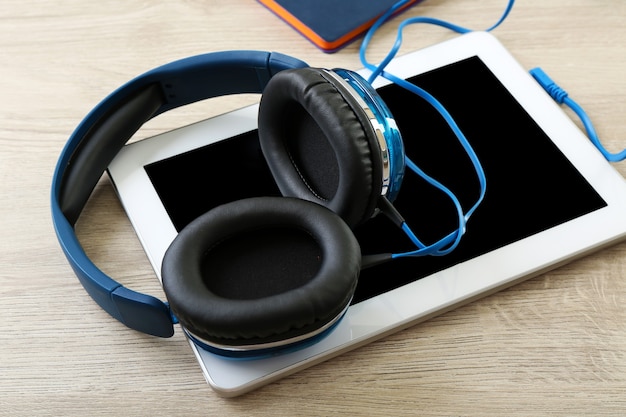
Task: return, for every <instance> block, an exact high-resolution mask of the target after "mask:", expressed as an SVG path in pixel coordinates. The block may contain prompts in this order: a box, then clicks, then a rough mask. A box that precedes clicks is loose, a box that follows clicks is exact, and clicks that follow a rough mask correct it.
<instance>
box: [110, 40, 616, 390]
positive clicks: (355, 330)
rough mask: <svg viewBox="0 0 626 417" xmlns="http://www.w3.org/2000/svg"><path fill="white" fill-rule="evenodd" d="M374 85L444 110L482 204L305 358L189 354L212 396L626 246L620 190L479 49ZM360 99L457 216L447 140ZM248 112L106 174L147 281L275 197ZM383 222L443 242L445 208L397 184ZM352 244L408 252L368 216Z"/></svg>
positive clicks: (444, 130)
mask: <svg viewBox="0 0 626 417" xmlns="http://www.w3.org/2000/svg"><path fill="white" fill-rule="evenodd" d="M388 70H389V71H390V72H391V73H394V74H395V75H398V76H401V77H404V78H407V79H410V80H411V82H413V83H416V84H418V85H419V86H421V87H423V88H425V89H426V90H428V91H429V92H430V93H431V94H433V95H434V96H435V97H437V98H438V99H439V100H440V101H441V102H442V103H443V104H444V105H445V106H446V107H447V108H448V109H449V111H450V112H451V114H452V115H453V116H454V118H455V119H456V121H457V123H458V124H459V126H460V127H461V129H462V130H463V131H464V133H465V134H466V136H467V137H468V140H469V141H470V143H471V144H472V146H473V147H474V149H475V151H476V153H477V154H478V157H479V159H480V161H481V163H482V164H483V167H484V170H485V174H486V178H487V193H486V197H485V200H484V203H483V204H482V205H481V206H480V208H479V209H478V210H477V211H476V213H475V214H474V216H473V217H472V218H471V220H470V222H469V224H468V230H467V233H466V235H465V236H464V238H463V241H462V242H461V244H460V246H459V247H458V248H457V249H456V250H455V251H454V252H453V253H452V254H450V255H448V256H443V257H426V258H411V259H401V260H395V261H393V262H390V263H387V264H384V265H379V266H376V267H372V268H370V269H367V270H364V271H362V273H361V276H360V278H359V283H358V286H357V290H356V293H355V297H354V300H353V302H352V304H351V306H350V307H349V309H348V311H347V313H346V315H345V316H344V318H343V319H342V320H341V322H340V323H339V325H337V326H336V328H335V329H334V330H333V331H332V332H331V333H330V334H329V335H328V336H327V337H325V338H323V339H322V340H320V341H319V342H317V343H315V344H313V345H311V346H309V347H306V348H303V349H301V350H297V351H293V352H289V353H283V354H277V355H275V356H273V357H269V358H264V359H248V360H233V359H228V358H224V357H221V356H217V355H215V354H212V353H209V352H207V351H205V350H203V349H202V348H200V347H198V346H196V345H195V344H194V343H191V346H192V348H193V350H194V352H195V354H196V356H197V358H198V361H199V364H200V366H201V368H202V371H203V372H204V375H205V376H206V379H207V381H208V382H209V383H210V385H211V386H212V387H213V388H214V389H215V390H216V391H217V392H218V393H220V394H221V395H225V396H235V395H239V394H242V393H244V392H247V391H250V390H252V389H254V388H257V387H259V386H261V385H264V384H267V383H269V382H271V381H274V380H276V379H278V378H281V377H283V376H285V375H287V374H291V373H293V372H296V371H297V370H299V369H302V368H304V367H308V366H311V365H313V364H315V363H319V362H321V361H324V360H327V359H329V358H331V357H333V356H335V355H338V354H340V353H342V352H345V351H347V350H350V349H354V348H356V347H358V346H360V345H363V344H365V343H368V342H371V341H372V340H375V339H377V338H380V337H383V336H385V335H387V334H390V333H392V332H396V331H398V330H401V329H403V328H406V327H408V326H411V325H414V324H415V323H418V322H420V321H423V320H425V319H427V318H429V317H433V316H434V315H437V314H439V313H442V312H445V311H448V310H450V309H452V308H455V307H457V306H460V305H462V304H465V303H467V302H469V301H471V300H475V299H477V298H479V297H482V296H485V295H487V294H490V293H493V292H494V291H497V290H499V289H501V288H504V287H507V286H510V285H512V284H514V283H516V282H519V281H521V280H524V279H527V278H530V277H532V276H535V275H537V274H539V273H541V272H544V271H546V270H548V269H550V268H555V267H557V266H559V265H561V264H563V263H564V262H567V261H570V260H573V259H574V258H576V257H579V256H581V255H583V254H586V253H589V252H591V251H594V250H597V249H600V248H602V247H604V246H606V245H609V244H612V243H615V242H616V241H618V240H620V239H623V238H624V237H626V216H624V213H626V182H625V181H624V178H623V177H621V176H620V175H619V174H618V173H617V172H616V171H615V170H614V169H613V168H612V167H611V166H610V165H609V163H607V162H606V161H605V160H604V159H603V157H602V156H601V155H600V153H599V152H598V151H597V150H596V149H595V148H594V147H593V146H592V144H591V143H590V142H589V141H588V140H587V138H586V137H585V135H584V134H583V133H582V132H581V131H580V130H579V129H578V128H577V127H576V125H575V124H574V123H573V122H572V121H571V120H570V119H569V118H568V117H567V116H566V114H565V113H564V112H563V111H561V109H560V108H559V107H558V106H557V105H556V104H555V103H554V102H553V101H552V99H550V98H549V97H548V96H547V94H546V93H545V92H544V91H543V90H542V89H541V88H540V87H539V85H537V84H536V83H535V81H534V80H533V78H532V77H531V76H530V75H529V74H528V73H527V72H526V71H525V70H524V69H523V68H522V67H521V66H520V65H519V64H518V63H517V62H516V61H515V60H514V59H513V58H512V57H511V55H510V54H509V53H508V52H507V51H506V50H505V49H504V48H503V46H502V45H501V44H500V43H499V42H498V41H497V40H496V39H495V38H494V37H493V36H492V35H489V34H487V33H479V32H477V33H470V34H467V35H463V36H460V37H457V38H455V39H453V40H450V41H447V42H444V43H441V44H438V45H435V46H432V47H429V48H426V49H423V50H420V51H417V52H414V53H410V54H408V55H405V56H402V57H399V58H396V59H395V60H394V61H393V62H392V63H391V64H390V65H389V67H388ZM363 73H364V74H366V72H363ZM375 87H376V88H377V89H378V90H379V92H380V94H381V96H382V97H383V99H385V101H386V102H387V104H388V106H389V108H390V110H391V112H392V113H393V114H394V116H395V118H396V121H397V124H398V126H399V128H400V131H401V132H402V135H403V138H404V143H405V147H406V152H407V154H408V156H409V157H410V158H411V159H412V160H413V161H414V162H415V163H417V164H418V165H419V166H421V167H422V168H423V169H424V170H425V171H426V172H427V173H429V174H430V175H432V176H433V177H435V178H437V179H438V180H440V181H441V182H443V183H444V184H446V185H447V186H448V187H449V188H451V189H452V190H453V191H454V192H455V193H456V194H457V195H458V196H459V198H460V200H461V203H462V204H463V205H466V206H467V207H469V206H471V205H472V204H473V202H474V201H475V199H476V196H477V193H478V190H479V188H478V182H477V181H478V180H477V179H476V177H475V175H474V172H473V170H472V167H471V165H470V163H469V161H468V160H467V157H466V156H465V153H464V152H463V151H462V149H461V148H460V145H459V144H458V143H457V140H456V138H455V137H454V136H453V134H452V133H451V132H450V130H449V129H448V127H447V125H446V124H445V123H444V122H443V121H442V119H441V118H440V117H439V116H438V114H437V113H436V112H435V111H434V110H433V109H432V108H431V107H430V106H429V105H428V104H426V103H425V102H424V101H423V100H421V99H420V98H418V97H417V96H415V95H413V94H412V93H409V92H407V91H405V90H402V89H401V88H399V87H397V86H395V85H392V84H389V83H385V82H384V81H382V80H381V81H380V82H379V83H377V84H376V85H375ZM256 112H257V107H256V106H252V107H247V108H244V109H241V110H238V111H234V112H231V113H228V114H225V115H221V116H218V117H215V118H212V119H209V120H206V121H203V122H200V123H196V124H193V125H190V126H186V127H183V128H180V129H177V130H175V131H171V132H168V133H164V134H162V135H159V136H156V137H152V138H149V139H145V140H143V141H139V142H135V143H132V144H130V145H127V146H126V147H125V148H124V149H123V150H122V151H121V152H120V153H119V155H118V156H117V158H116V159H115V160H114V161H113V163H112V164H111V166H110V167H109V174H110V177H111V179H112V181H113V183H114V185H115V188H116V189H117V192H118V194H119V197H120V199H121V201H122V203H123V205H124V207H125V209H126V211H127V213H128V216H129V217H130V219H131V222H132V224H133V226H134V228H135V229H136V231H137V235H138V236H139V239H140V240H141V242H142V244H143V246H144V248H145V251H146V253H147V254H148V257H149V259H150V262H151V263H152V266H153V267H154V270H155V272H156V274H157V276H158V275H159V274H160V269H161V261H162V258H163V254H164V253H165V250H166V249H167V247H168V245H169V244H170V242H171V241H172V240H173V239H174V237H175V236H176V234H177V231H178V230H180V229H181V228H182V227H184V226H185V225H186V224H187V223H188V222H190V221H191V220H193V219H194V218H195V217H196V216H198V215H199V214H201V213H203V212H205V211H207V210H210V209H211V208H212V207H214V206H216V205H218V204H221V203H224V202H227V201H232V200H236V199H240V198H244V197H251V196H257V195H278V191H277V188H276V186H275V185H274V183H273V180H272V178H271V175H270V174H269V171H268V169H267V166H266V164H265V161H264V160H263V157H262V155H261V152H260V148H259V144H258V140H257V135H256V130H255V129H256ZM396 207H397V208H398V210H399V211H400V212H401V213H402V214H403V215H404V217H405V218H406V220H407V223H408V224H410V225H411V227H412V229H413V231H414V232H415V233H416V234H417V235H418V237H420V238H421V239H422V241H425V242H431V241H434V240H435V239H438V238H440V237H441V236H442V235H443V234H444V233H446V232H447V231H449V230H452V229H453V228H454V227H456V225H455V221H456V217H455V214H454V213H453V212H451V210H452V209H451V208H450V204H449V203H448V200H446V198H445V197H443V196H442V195H441V194H440V193H438V192H436V191H433V190H432V189H431V188H430V187H428V186H426V185H424V184H423V182H422V181H420V180H418V179H417V178H416V177H415V176H414V175H412V174H411V173H407V175H406V176H405V180H404V183H403V185H402V189H401V190H400V194H399V196H398V198H397V200H396ZM355 234H356V235H357V238H358V239H359V243H360V244H361V247H362V251H363V253H364V254H368V253H380V252H401V251H406V250H409V249H412V248H411V247H410V246H409V242H408V241H407V239H406V238H405V237H404V235H403V234H402V233H401V232H400V231H399V230H397V229H396V228H395V227H394V226H393V225H391V224H390V223H389V222H388V221H387V220H386V219H385V218H384V216H378V217H376V218H374V219H373V220H370V221H369V222H367V223H365V224H364V225H363V226H360V227H359V228H358V229H357V230H356V231H355ZM416 360H417V359H416Z"/></svg>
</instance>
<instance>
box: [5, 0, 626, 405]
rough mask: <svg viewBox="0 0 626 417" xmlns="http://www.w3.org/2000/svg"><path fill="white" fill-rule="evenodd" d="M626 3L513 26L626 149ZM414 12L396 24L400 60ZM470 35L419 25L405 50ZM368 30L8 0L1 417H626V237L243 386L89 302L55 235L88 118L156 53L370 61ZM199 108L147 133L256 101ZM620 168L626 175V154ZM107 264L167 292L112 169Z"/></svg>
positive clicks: (532, 13) (475, 10)
mask: <svg viewBox="0 0 626 417" xmlns="http://www.w3.org/2000/svg"><path fill="white" fill-rule="evenodd" d="M504 5H505V1H504V0H471V1H470V0H465V1H450V0H426V1H425V2H424V3H423V4H421V5H419V6H417V7H415V8H413V9H411V10H410V11H408V12H407V14H406V15H404V16H416V15H427V16H434V17H439V18H443V19H447V20H451V21H454V22H456V23H459V24H463V25H465V26H468V27H472V28H476V29H484V28H486V27H488V26H490V25H491V24H492V23H493V22H495V20H496V19H497V18H498V17H499V16H500V14H501V12H502V9H503V8H504ZM625 20H626V3H625V2H622V1H614V0H551V1H545V0H520V1H518V4H516V6H515V7H514V9H513V12H512V13H511V15H510V17H509V18H508V20H507V21H506V22H505V23H504V25H503V26H501V27H500V28H498V29H497V30H496V31H495V35H496V36H497V37H498V38H499V39H500V40H501V41H502V43H503V44H504V45H505V46H506V47H507V48H508V49H509V50H510V51H511V52H512V53H513V55H514V56H516V58H517V59H518V60H519V61H520V62H521V63H522V65H524V66H525V67H527V68H531V67H533V66H536V65H541V66H542V67H543V68H544V69H545V70H546V71H548V73H549V74H550V75H551V76H552V77H553V78H555V79H556V80H558V81H559V83H560V84H561V85H562V86H563V87H564V88H565V89H567V90H568V91H569V92H570V93H571V95H572V96H574V97H575V99H577V101H579V102H580V103H581V104H582V105H583V106H584V107H585V109H586V110H587V111H588V112H589V114H590V115H591V117H592V118H593V120H594V122H595V124H596V127H597V129H598V131H599V134H600V135H601V137H602V138H603V140H604V142H605V143H606V144H607V146H608V147H609V148H611V149H613V150H618V149H621V148H624V147H626V123H624V117H625V116H626V77H625V76H624V73H625V72H626V24H625ZM399 21H400V19H395V20H394V21H393V22H391V23H389V24H388V25H386V26H384V27H383V29H382V30H381V31H380V33H379V34H378V35H377V37H376V38H375V40H374V42H373V44H372V49H371V51H370V55H369V57H370V58H371V60H374V61H375V60H376V59H377V58H378V59H380V58H381V57H382V56H383V53H384V51H386V50H387V48H389V46H390V45H391V42H392V39H393V36H394V34H395V28H396V27H397V24H398V23H399ZM453 36H456V35H454V34H452V33H450V32H448V31H446V30H444V29H440V28H435V27H427V26H420V27H411V28H409V29H408V30H407V31H406V32H405V45H404V46H403V49H402V51H404V52H408V51H411V50H414V49H417V48H420V47H424V46H427V45H431V44H434V43H437V42H440V41H443V40H445V39H450V38H451V37H453ZM358 44H359V43H358V42H357V43H355V44H352V45H350V46H349V47H348V48H346V49H344V50H342V51H341V52H338V53H336V54H325V53H322V52H320V51H319V50H317V49H316V48H314V47H313V46H312V45H311V44H310V43H308V42H307V41H306V40H304V39H303V38H302V37H300V36H299V35H297V34H296V33H295V32H293V31H292V29H290V28H289V27H288V26H287V25H285V24H284V23H283V22H281V21H280V20H279V19H277V18H276V17H275V16H274V15H273V14H271V13H270V12H268V11H267V10H266V9H264V8H263V7H261V6H260V5H259V4H258V3H256V2H255V1H252V0H248V1H244V0H229V1H215V0H203V1H199V0H185V1H171V0H165V1H159V2H144V1H119V0H101V1H98V2H86V1H78V0H57V1H54V2H44V1H34V0H19V1H17V0H6V1H4V2H3V3H2V5H0V51H1V52H0V74H1V75H2V76H1V77H0V91H2V94H1V96H2V100H0V201H1V204H0V219H1V220H0V222H1V223H0V224H1V225H2V233H1V235H0V236H1V237H0V264H1V265H2V267H1V269H0V301H1V311H2V313H1V316H0V415H6V416H34V415H37V416H46V415H51V416H52V415H53V416H60V415H63V416H95V415H115V416H140V415H146V416H160V415H176V416H183V415H216V416H217V415H219V416H226V415H238V416H239V415H272V416H277V415H280V416H282V415H284V416H294V415H344V414H345V415H381V416H382V415H384V416H390V415H435V416H459V415H464V416H465V415H475V416H518V415H519V416H537V415H566V416H573V415H584V416H600V415H615V416H621V415H626V266H625V265H626V244H619V245H616V246H614V247H611V248H609V249H605V250H603V251H602V252H600V253H597V254H594V255H592V256H588V257H586V258H584V259H581V260H578V261H576V262H573V263H571V264H569V265H567V266H564V267H561V268H559V269H557V270H555V271H553V272H550V273H547V274H545V275H542V276H540V277H537V278H534V279H532V280H530V281H526V282H525V283H522V284H519V285H517V286H515V287H512V288H510V289H508V290H505V291H502V292H500V293H497V294H495V295H492V296H490V297H487V298H484V299H481V300H479V301H476V302H473V303H471V304H469V305H467V306H465V307H462V308H459V309H457V310H455V311H452V312H449V313H447V314H444V315H441V316H439V317H437V318H434V319H431V320H429V321H427V322H425V323H423V324H420V325H418V326H415V327H413V328H410V329H408V330H406V331H402V332H400V333H397V334H395V335H394V336H391V337H387V338H385V339H384V340H381V341H378V342H375V343H372V344H370V345H368V346H365V347H363V348H360V349H357V350H355V351H353V352H350V353H347V354H344V355H342V356H340V357H338V358H335V359H332V360H330V361H327V362H325V363H322V364H320V365H317V366H314V367H312V368H309V369H307V370H304V371H302V372H298V373H296V374H295V375H292V376H289V377H287V378H284V379H282V380H280V381H279V382H276V383H273V384H271V385H268V386H266V387H264V388H261V389H259V390H257V391H254V392H252V393H249V394H247V395H245V396H243V397H240V398H237V399H224V398H220V397H218V396H217V395H216V394H215V393H214V392H213V391H212V390H211V389H210V388H209V386H208V385H207V384H206V382H205V381H204V379H203V376H202V373H201V371H200V369H199V367H198V365H197V362H196V359H195V357H194V355H193V353H192V352H191V349H190V348H189V346H188V344H187V342H186V341H185V340H184V337H183V336H182V334H181V332H178V333H177V334H176V335H175V337H173V338H172V339H168V340H160V339H156V338H151V337H149V336H144V335H142V334H139V333H137V332H135V331H132V330H129V329H127V328H126V327H124V326H123V325H121V324H119V323H117V322H116V321H114V320H113V319H111V318H110V317H109V316H108V315H107V314H106V313H105V312H103V311H101V310H100V309H99V307H97V306H96V304H95V303H94V302H93V301H92V300H91V299H90V298H89V297H88V296H87V295H86V293H85V291H84V290H83V288H82V287H81V286H80V284H79V283H78V281H77V279H76V278H75V277H74V275H73V273H72V271H71V269H70V267H69V265H68V263H67V262H66V260H65V258H64V256H63V254H62V252H61V250H60V248H59V245H58V243H57V241H56V237H55V236H54V232H53V229H52V225H51V220H50V208H49V190H50V181H51V175H52V172H53V169H54V165H55V163H56V159H57V157H58V154H59V152H60V150H61V148H62V146H63V144H64V143H65V141H66V139H67V137H68V135H69V134H70V133H71V131H72V130H73V128H74V127H75V126H76V125H77V124H78V122H79V121H80V120H81V119H82V118H83V117H84V115H85V114H86V113H87V112H88V111H89V110H90V109H91V108H92V107H93V106H94V105H95V104H96V103H97V102H98V101H99V100H101V99H102V98H103V97H104V96H105V95H107V94H108V93H109V92H111V91H112V90H113V89H115V88H116V87H118V86H119V85H121V84H122V83H124V82H125V81H127V80H128V79H130V78H131V77H133V76H135V75H137V74H139V73H142V72H144V71H146V70H148V69H150V68H152V67H154V66H157V65H159V64H162V63H165V62H169V61H171V60H174V59H177V58H182V57H185V56H189V55H194V54H198V53H203V52H208V51H216V50H225V49H263V50H275V51H280V52H283V53H287V54H291V55H295V56H298V57H300V58H302V59H304V60H306V61H308V62H309V63H310V64H313V65H315V66H325V67H346V68H354V69H356V68H359V67H360V66H361V65H360V63H359V59H358V54H357V50H358ZM256 99H258V97H254V96H243V97H238V98H226V99H218V100H214V101H212V102H209V103H204V104H199V105H194V106H190V107H188V108H184V109H179V110H177V111H175V112H173V113H171V114H166V115H164V116H163V117H160V118H158V119H156V120H154V121H152V122H150V123H149V124H148V126H146V128H145V129H144V130H142V132H141V133H140V136H141V135H143V136H144V137H145V136H150V135H153V134H155V133H158V132H162V131H166V130H170V129H172V128H175V127H178V126H182V125H185V124H188V123H190V122H193V121H197V120H201V119H203V118H205V117H207V116H209V115H211V114H216V113H219V112H222V111H224V110H227V109H230V108H235V107H239V106H241V105H243V104H246V103H249V102H252V101H254V100H256ZM616 169H617V170H619V171H620V173H621V174H622V175H623V176H625V177H626V162H625V163H622V164H617V165H616ZM78 231H79V235H80V238H81V241H82V242H83V243H84V245H85V247H86V248H87V251H88V253H89V255H90V256H92V257H93V259H95V260H96V262H97V263H98V265H100V266H101V267H102V268H103V269H104V270H105V272H107V273H109V274H110V275H112V276H114V277H116V278H118V279H119V280H121V281H122V282H123V283H124V284H125V285H127V286H130V287H132V288H134V289H137V290H139V291H145V292H150V293H153V294H156V295H161V296H162V293H161V292H160V287H159V283H158V281H157V280H156V278H155V277H154V274H153V272H152V270H151V267H150V266H149V264H148V261H147V260H146V257H145V255H144V252H143V250H142V249H141V247H140V245H139V243H138V242H137V240H136V238H135V236H134V232H133V231H132V228H131V226H130V224H129V222H128V220H127V218H126V216H125V215H124V212H123V210H122V208H121V207H120V204H119V203H118V201H117V198H116V197H115V194H114V192H113V190H112V188H111V186H110V185H109V183H108V182H107V181H106V180H103V181H102V182H101V183H100V185H99V186H98V187H97V188H96V190H95V193H94V195H93V196H92V199H91V201H90V204H89V207H88V209H87V210H86V212H85V213H84V215H83V216H82V218H81V220H80V221H79V225H78Z"/></svg>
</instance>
